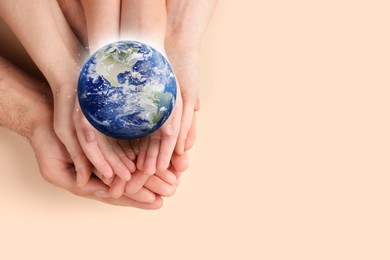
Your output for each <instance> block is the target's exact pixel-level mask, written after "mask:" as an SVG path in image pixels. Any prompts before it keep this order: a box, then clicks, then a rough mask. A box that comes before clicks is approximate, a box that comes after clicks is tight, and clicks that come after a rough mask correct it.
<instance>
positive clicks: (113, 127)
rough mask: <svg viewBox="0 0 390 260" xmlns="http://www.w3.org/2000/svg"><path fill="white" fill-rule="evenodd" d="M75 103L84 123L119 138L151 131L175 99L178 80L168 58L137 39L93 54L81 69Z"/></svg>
mask: <svg viewBox="0 0 390 260" xmlns="http://www.w3.org/2000/svg"><path fill="white" fill-rule="evenodd" d="M78 99H79V102H80V107H81V110H82V111H83V113H84V115H85V117H86V118H87V119H88V121H89V122H90V123H91V124H92V125H93V126H94V127H95V128H96V129H97V130H99V131H100V132H102V133H103V134H105V135H108V136H110V137H113V138H118V139H135V138H140V137H145V136H147V135H150V134H151V133H153V132H155V131H156V130H157V129H158V128H160V127H161V126H162V125H163V124H164V122H165V121H166V120H167V119H168V117H169V115H170V114H171V112H172V109H173V106H174V104H175V100H176V79H175V76H174V73H173V71H172V68H171V66H170V64H169V63H168V61H167V60H166V58H165V57H164V56H163V55H162V54H161V53H160V52H158V51H157V50H155V49H154V48H152V47H150V46H148V45H146V44H143V43H140V42H135V41H118V42H114V43H111V44H108V45H106V46H104V47H102V48H101V49H99V50H97V51H96V52H95V53H94V54H93V55H92V56H91V57H90V58H89V59H88V60H87V62H86V63H85V65H84V66H83V68H82V70H81V73H80V77H79V82H78Z"/></svg>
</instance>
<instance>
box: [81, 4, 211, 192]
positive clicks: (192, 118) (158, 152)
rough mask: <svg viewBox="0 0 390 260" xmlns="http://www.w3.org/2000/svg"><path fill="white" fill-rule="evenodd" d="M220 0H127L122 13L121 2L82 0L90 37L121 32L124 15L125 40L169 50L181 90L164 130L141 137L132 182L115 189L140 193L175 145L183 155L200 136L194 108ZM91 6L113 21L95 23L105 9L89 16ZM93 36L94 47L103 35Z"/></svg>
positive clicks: (118, 184)
mask: <svg viewBox="0 0 390 260" xmlns="http://www.w3.org/2000/svg"><path fill="white" fill-rule="evenodd" d="M216 3H217V1H216V0H213V1H209V0H208V1H206V0H201V1H197V2H196V3H194V2H193V1H188V0H187V1H182V0H180V1H179V0H157V1H156V0H144V1H137V0H122V1H121V8H120V14H119V15H118V11H115V10H113V9H115V7H117V5H118V0H116V1H114V2H113V3H112V6H109V5H110V4H111V2H110V3H108V2H104V1H102V0H101V1H96V2H93V3H92V1H91V0H84V1H83V6H84V10H85V12H86V14H87V15H86V17H87V25H88V31H89V32H90V35H99V32H100V33H101V35H106V34H107V33H106V32H107V31H109V32H111V33H112V32H114V31H116V30H117V25H115V24H113V23H114V22H113V21H117V20H118V16H119V18H120V19H119V20H120V24H119V27H120V32H119V35H120V37H121V39H132V40H138V41H142V42H146V43H148V44H151V45H152V46H154V47H155V48H157V49H158V50H160V51H161V52H162V53H165V52H164V50H166V53H167V54H168V58H169V60H170V62H171V64H172V66H173V68H174V70H175V74H176V76H177V79H178V83H179V86H180V87H179V91H181V94H180V93H179V95H178V96H179V98H178V100H177V103H176V105H175V110H174V111H173V113H172V116H171V117H170V120H169V121H168V122H167V123H166V124H165V125H164V127H162V128H161V130H159V131H157V132H156V133H154V134H153V135H152V136H150V137H148V138H143V139H141V140H140V141H139V144H138V146H137V153H136V154H137V169H138V170H139V171H137V172H136V173H133V174H132V176H133V177H132V180H130V181H129V182H127V184H125V182H126V181H125V180H119V179H118V178H117V179H116V180H115V181H114V182H113V185H112V192H113V193H115V194H117V195H119V194H120V193H121V192H124V191H126V192H127V193H128V194H134V193H136V192H137V191H138V190H139V189H141V188H142V186H143V184H145V183H146V182H147V180H148V178H150V176H151V175H152V174H154V173H155V172H157V173H159V172H162V171H164V170H166V169H167V168H168V166H169V161H170V160H171V156H172V154H173V150H174V149H175V147H176V149H175V151H176V153H177V154H179V155H182V154H184V152H185V151H187V150H189V149H190V148H191V147H192V146H193V144H194V141H195V135H196V133H195V125H196V115H195V112H196V111H198V110H199V90H198V89H199V87H198V85H199V76H198V64H199V49H200V44H201V39H202V37H203V35H204V33H205V31H206V28H207V25H208V23H209V20H210V18H211V15H212V13H213V11H214V9H215V6H216ZM110 8H111V9H110ZM89 9H90V10H92V9H95V10H110V13H109V14H110V17H111V18H110V19H111V22H106V23H100V24H99V26H96V24H95V22H94V19H98V18H97V17H101V15H102V13H98V12H97V13H96V15H95V16H94V15H88V14H91V13H92V14H93V11H90V10H89ZM107 13H108V11H106V15H107ZM100 19H101V20H105V19H107V18H105V17H104V18H100ZM102 37H103V36H102ZM104 37H105V38H109V37H108V36H104ZM91 39H92V45H94V46H96V45H97V44H96V42H98V39H96V37H92V38H91ZM181 97H182V98H183V100H181ZM96 152H97V151H95V153H96ZM110 181H111V180H110Z"/></svg>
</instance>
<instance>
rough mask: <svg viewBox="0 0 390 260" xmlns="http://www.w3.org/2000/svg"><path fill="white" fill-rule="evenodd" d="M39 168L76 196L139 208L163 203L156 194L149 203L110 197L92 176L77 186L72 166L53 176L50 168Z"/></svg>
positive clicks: (127, 198) (147, 207) (155, 206)
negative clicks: (85, 182)
mask: <svg viewBox="0 0 390 260" xmlns="http://www.w3.org/2000/svg"><path fill="white" fill-rule="evenodd" d="M41 170H42V171H43V172H45V171H46V172H51V173H49V174H48V173H46V175H51V177H50V178H51V182H52V183H53V184H54V185H56V186H59V187H61V188H63V189H66V190H68V191H70V192H72V193H73V194H75V195H77V196H82V197H86V198H90V199H94V200H99V201H102V202H105V203H109V204H114V205H120V206H130V207H136V208H141V209H159V208H161V206H162V204H163V201H162V199H161V197H159V196H157V197H156V199H155V200H154V201H153V202H151V203H143V202H139V201H136V200H134V199H131V198H129V197H126V196H122V197H120V198H118V199H114V198H111V197H110V195H109V192H108V188H107V186H106V185H104V184H103V183H102V182H101V181H99V180H97V179H94V178H91V179H90V181H89V182H88V183H87V184H86V185H85V186H83V187H78V186H77V185H76V178H75V174H74V171H73V169H72V168H68V169H67V170H65V171H61V172H55V173H54V176H53V171H52V170H53V169H52V168H49V167H47V166H46V167H44V168H43V169H41Z"/></svg>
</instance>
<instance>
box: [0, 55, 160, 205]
mask: <svg viewBox="0 0 390 260" xmlns="http://www.w3.org/2000/svg"><path fill="white" fill-rule="evenodd" d="M0 93H1V95H0V115H1V116H0V124H1V126H3V127H6V128H9V129H11V130H13V131H15V132H17V133H19V134H20V135H23V136H25V137H26V138H27V139H28V140H29V141H30V143H31V145H32V147H33V150H34V152H35V155H36V158H37V161H38V164H39V168H40V171H41V174H42V177H43V178H44V179H45V180H47V181H48V182H50V183H52V184H54V185H56V186H59V187H62V188H64V189H66V190H68V191H70V192H72V193H74V194H76V195H78V196H83V197H87V198H91V199H95V200H99V201H102V202H105V203H110V204H114V205H122V206H131V207H137V208H141V209H158V208H160V207H161V206H162V203H163V200H162V199H161V197H160V196H155V197H154V198H152V199H149V200H151V201H150V202H148V203H144V202H140V201H137V200H135V199H132V198H129V197H127V196H121V197H119V198H117V199H114V198H111V197H110V196H109V193H108V186H106V185H104V184H103V183H102V182H101V181H100V180H98V179H97V178H91V179H90V180H89V182H88V183H87V184H86V185H84V186H83V187H79V186H77V183H76V178H75V168H74V165H73V162H72V160H71V157H70V155H69V153H68V152H67V150H66V149H65V147H64V145H63V144H62V143H61V141H60V140H59V139H58V137H57V136H56V135H55V133H54V129H53V122H52V120H53V119H52V118H53V114H52V110H53V109H52V98H51V94H50V90H49V89H47V88H45V87H44V85H43V84H42V83H41V82H40V81H39V80H36V79H35V78H33V77H31V76H30V75H27V74H26V73H24V72H23V71H22V70H20V69H18V68H17V67H15V66H14V65H12V64H11V63H9V62H8V61H7V60H5V59H4V58H2V57H0ZM32 107H33V108H34V109H31V108H32ZM149 188H151V189H153V188H154V187H153V186H150V187H149Z"/></svg>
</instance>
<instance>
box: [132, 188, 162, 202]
mask: <svg viewBox="0 0 390 260" xmlns="http://www.w3.org/2000/svg"><path fill="white" fill-rule="evenodd" d="M156 197H157V195H156V194H155V193H154V192H152V191H150V190H148V189H146V188H141V189H140V190H139V191H138V192H137V193H136V194H133V195H129V198H131V199H133V200H136V201H139V202H145V203H151V202H153V201H155V200H156Z"/></svg>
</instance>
